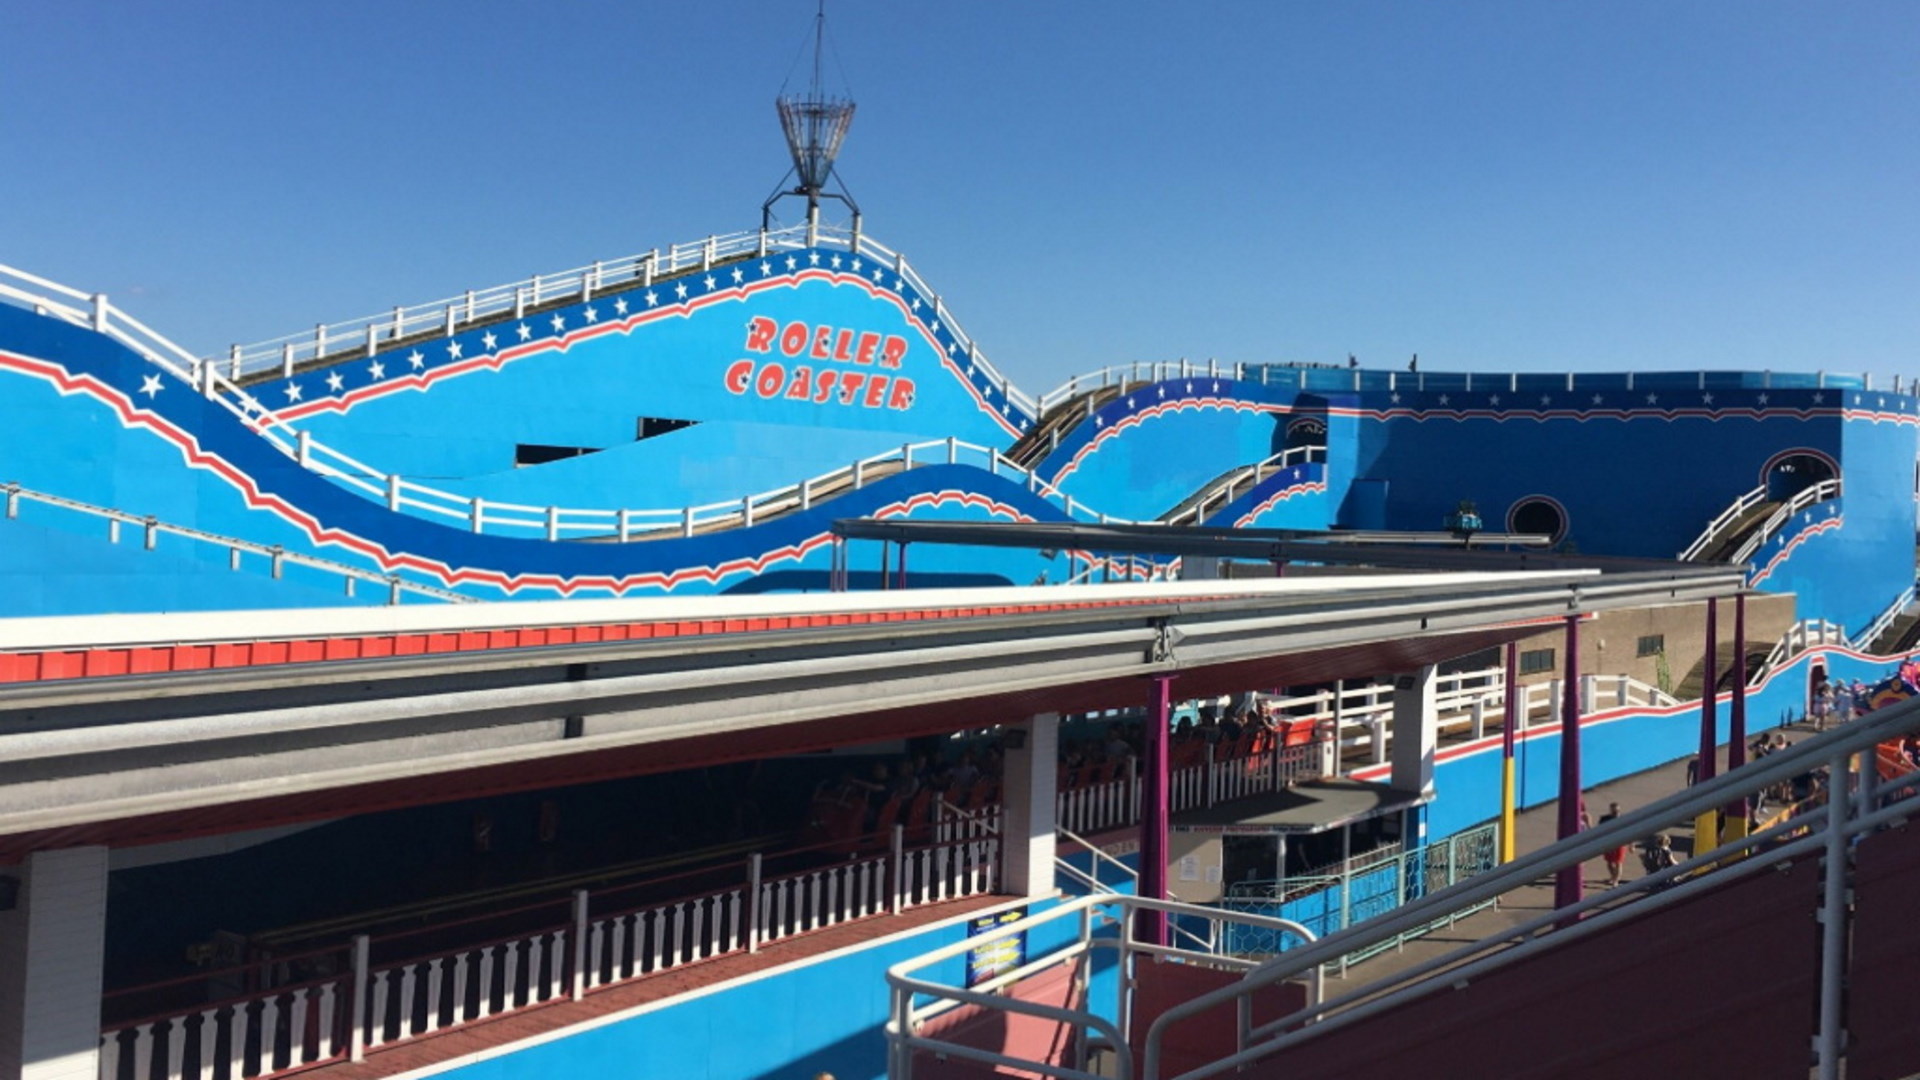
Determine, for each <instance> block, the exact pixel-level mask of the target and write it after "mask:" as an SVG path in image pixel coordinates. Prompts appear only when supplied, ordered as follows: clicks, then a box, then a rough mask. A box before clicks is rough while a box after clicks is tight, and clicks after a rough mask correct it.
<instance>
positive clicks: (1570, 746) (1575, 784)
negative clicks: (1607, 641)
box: [1553, 615, 1585, 908]
mask: <svg viewBox="0 0 1920 1080" xmlns="http://www.w3.org/2000/svg"><path fill="white" fill-rule="evenodd" d="M1566 647H1567V659H1566V663H1564V664H1563V665H1561V667H1562V671H1563V673H1564V677H1565V679H1566V684H1565V686H1564V687H1563V688H1562V693H1561V695H1560V833H1559V835H1560V839H1562V840H1565V839H1567V838H1568V837H1570V836H1573V835H1574V834H1576V833H1578V832H1579V831H1580V616H1578V615H1569V616H1567V645H1566ZM1580 870H1581V864H1579V863H1574V864H1573V865H1572V866H1566V867H1562V868H1561V869H1560V871H1559V873H1558V874H1556V875H1555V876H1554V880H1553V906H1554V907H1556V908H1563V907H1568V906H1570V905H1573V904H1577V903H1579V902H1580V897H1581V895H1582V894H1583V892H1584V891H1585V889H1584V883H1583V882H1582V881H1581V879H1580Z"/></svg>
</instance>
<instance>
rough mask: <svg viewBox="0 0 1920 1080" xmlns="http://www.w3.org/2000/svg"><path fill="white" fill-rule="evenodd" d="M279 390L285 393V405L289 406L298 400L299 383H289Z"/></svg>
mask: <svg viewBox="0 0 1920 1080" xmlns="http://www.w3.org/2000/svg"><path fill="white" fill-rule="evenodd" d="M281 389H283V390H285V391H286V392H287V404H289V405H291V404H293V403H294V402H296V401H299V400H300V384H299V383H291V382H290V383H288V384H287V385H285V386H283V387H281Z"/></svg>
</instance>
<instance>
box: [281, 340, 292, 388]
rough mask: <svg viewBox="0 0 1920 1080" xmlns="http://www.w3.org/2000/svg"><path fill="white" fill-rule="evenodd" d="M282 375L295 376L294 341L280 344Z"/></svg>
mask: <svg viewBox="0 0 1920 1080" xmlns="http://www.w3.org/2000/svg"><path fill="white" fill-rule="evenodd" d="M280 377H281V378H283V379H291V378H293V342H291V341H289V342H287V343H286V344H285V345H282V346H280Z"/></svg>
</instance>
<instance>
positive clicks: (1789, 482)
mask: <svg viewBox="0 0 1920 1080" xmlns="http://www.w3.org/2000/svg"><path fill="white" fill-rule="evenodd" d="M1838 475H1840V468H1839V465H1838V463H1837V462H1835V461H1834V460H1833V458H1831V457H1829V456H1827V455H1826V454H1823V453H1821V452H1820V451H1818V450H1810V449H1807V448H1805V447H1797V448H1795V449H1792V450H1782V451H1781V452H1779V453H1777V454H1775V455H1773V456H1772V457H1770V458H1768V459H1767V463H1766V465H1764V466H1762V467H1761V469H1760V483H1761V484H1762V485H1763V486H1764V487H1765V488H1766V489H1767V497H1768V498H1769V499H1775V500H1782V499H1791V498H1792V497H1794V496H1795V495H1798V494H1799V493H1800V492H1802V491H1804V490H1806V489H1807V488H1810V487H1812V486H1814V485H1815V484H1818V483H1822V482H1824V481H1827V480H1832V479H1833V478H1834V477H1836V476H1838Z"/></svg>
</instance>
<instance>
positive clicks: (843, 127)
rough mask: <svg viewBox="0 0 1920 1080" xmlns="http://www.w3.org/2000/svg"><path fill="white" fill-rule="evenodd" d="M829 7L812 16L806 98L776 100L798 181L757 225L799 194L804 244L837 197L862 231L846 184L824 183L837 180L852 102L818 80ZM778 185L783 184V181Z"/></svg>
mask: <svg viewBox="0 0 1920 1080" xmlns="http://www.w3.org/2000/svg"><path fill="white" fill-rule="evenodd" d="M826 34H827V3H826V0H819V6H818V8H817V9H816V10H815V12H814V17H813V81H812V83H811V85H809V86H808V88H807V92H806V94H805V95H804V96H802V95H795V94H788V93H785V92H784V91H783V92H782V93H781V95H780V96H779V97H777V98H775V99H774V108H775V109H776V110H777V111H778V112H779V114H780V130H781V132H782V133H783V134H785V136H786V139H787V152H788V154H790V155H791V156H792V157H793V168H792V169H791V170H789V172H788V174H787V175H788V176H791V177H794V178H795V179H797V180H798V184H797V185H796V186H795V187H793V188H790V189H781V190H776V191H775V192H774V193H773V195H772V196H771V197H770V198H768V199H767V201H766V202H765V203H764V204H763V205H762V206H761V207H760V223H761V226H762V227H763V228H764V227H766V226H768V225H770V224H771V223H772V220H773V204H774V203H776V202H778V201H780V200H781V199H783V198H786V197H787V196H789V195H798V196H800V197H802V198H804V199H806V200H807V232H808V242H809V243H812V241H813V237H814V235H815V233H816V232H817V230H818V229H819V226H820V200H822V199H837V200H839V201H840V202H843V203H845V204H846V205H847V208H848V209H849V210H851V211H853V231H854V233H855V235H856V236H857V235H858V234H859V232H860V207H859V206H857V205H855V203H854V201H853V198H852V197H851V196H850V195H848V194H847V190H846V185H845V184H844V183H839V188H840V190H839V191H837V192H836V191H828V190H827V184H828V183H829V182H830V181H832V182H836V183H838V182H839V175H838V174H837V173H836V172H835V171H834V167H833V163H834V159H835V158H837V157H838V156H839V154H840V143H841V141H842V140H843V139H845V138H846V137H847V128H848V127H849V126H851V125H852V123H853V108H854V105H853V99H852V98H851V97H848V96H839V97H835V96H833V95H830V94H828V93H827V91H826V90H825V88H824V86H823V85H822V82H821V64H822V58H823V57H824V55H825V53H826ZM782 183H785V181H784V180H783V181H782Z"/></svg>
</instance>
